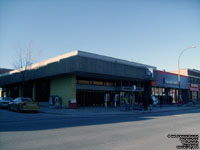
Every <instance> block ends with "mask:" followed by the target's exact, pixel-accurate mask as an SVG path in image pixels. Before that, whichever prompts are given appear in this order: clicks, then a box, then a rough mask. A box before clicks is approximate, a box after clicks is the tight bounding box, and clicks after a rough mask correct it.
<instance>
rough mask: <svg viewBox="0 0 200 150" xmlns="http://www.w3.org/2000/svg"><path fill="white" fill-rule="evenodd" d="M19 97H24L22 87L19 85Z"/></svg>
mask: <svg viewBox="0 0 200 150" xmlns="http://www.w3.org/2000/svg"><path fill="white" fill-rule="evenodd" d="M19 97H22V86H21V85H19Z"/></svg>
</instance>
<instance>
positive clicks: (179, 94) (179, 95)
mask: <svg viewBox="0 0 200 150" xmlns="http://www.w3.org/2000/svg"><path fill="white" fill-rule="evenodd" d="M191 48H196V46H191V47H188V48H185V49H183V50H182V51H181V53H180V55H179V57H178V87H179V91H178V100H179V101H180V100H182V97H181V77H180V58H181V56H182V54H183V53H184V52H185V51H186V50H188V49H191Z"/></svg>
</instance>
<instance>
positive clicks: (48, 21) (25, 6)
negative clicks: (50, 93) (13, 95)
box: [0, 0, 200, 71]
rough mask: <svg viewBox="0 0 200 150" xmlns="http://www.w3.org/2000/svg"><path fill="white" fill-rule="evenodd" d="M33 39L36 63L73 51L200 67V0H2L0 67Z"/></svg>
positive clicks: (9, 63)
mask: <svg viewBox="0 0 200 150" xmlns="http://www.w3.org/2000/svg"><path fill="white" fill-rule="evenodd" d="M29 42H31V43H32V48H33V51H34V53H35V55H36V57H37V61H42V60H45V59H48V58H52V57H55V56H58V55H61V54H64V53H67V52H70V51H73V50H77V49H79V50H83V51H88V52H92V53H97V54H102V55H107V56H113V57H117V58H121V59H126V60H130V61H135V62H139V63H144V64H149V65H153V66H156V67H157V68H158V69H161V70H163V69H166V70H167V71H171V70H177V58H178V55H179V53H180V51H181V50H182V49H184V48H187V47H189V46H192V45H196V46H198V47H197V48H195V49H190V50H188V51H186V52H185V53H184V54H183V56H182V58H181V67H182V68H195V69H199V70H200V0H165V1H164V0H1V1H0V67H6V68H12V67H13V66H12V62H13V59H14V58H15V57H16V56H15V54H16V51H18V49H19V47H23V46H24V45H27V44H28V43H29ZM38 53H39V54H38Z"/></svg>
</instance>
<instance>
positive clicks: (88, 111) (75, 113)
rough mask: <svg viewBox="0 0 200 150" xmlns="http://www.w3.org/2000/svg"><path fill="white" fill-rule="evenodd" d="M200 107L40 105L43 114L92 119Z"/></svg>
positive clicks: (197, 106)
mask: <svg viewBox="0 0 200 150" xmlns="http://www.w3.org/2000/svg"><path fill="white" fill-rule="evenodd" d="M198 108H200V105H195V106H191V105H182V106H179V105H164V106H163V107H161V108H160V107H159V106H155V107H153V110H152V111H141V110H133V109H131V110H130V111H125V108H124V107H117V108H113V107H108V108H104V107H80V108H78V109H67V108H49V106H48V103H46V104H45V103H42V104H40V112H41V113H49V114H57V115H66V116H71V117H90V116H96V115H120V114H121V115H122V114H133V115H137V114H148V113H161V112H170V111H180V110H190V109H198Z"/></svg>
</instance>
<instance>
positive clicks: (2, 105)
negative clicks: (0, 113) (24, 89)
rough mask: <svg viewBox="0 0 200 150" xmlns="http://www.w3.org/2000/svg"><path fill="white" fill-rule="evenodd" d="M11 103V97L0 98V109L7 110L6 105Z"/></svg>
mask: <svg viewBox="0 0 200 150" xmlns="http://www.w3.org/2000/svg"><path fill="white" fill-rule="evenodd" d="M12 101H13V99H12V98H11V97H0V108H7V107H8V104H9V103H10V102H12Z"/></svg>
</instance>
